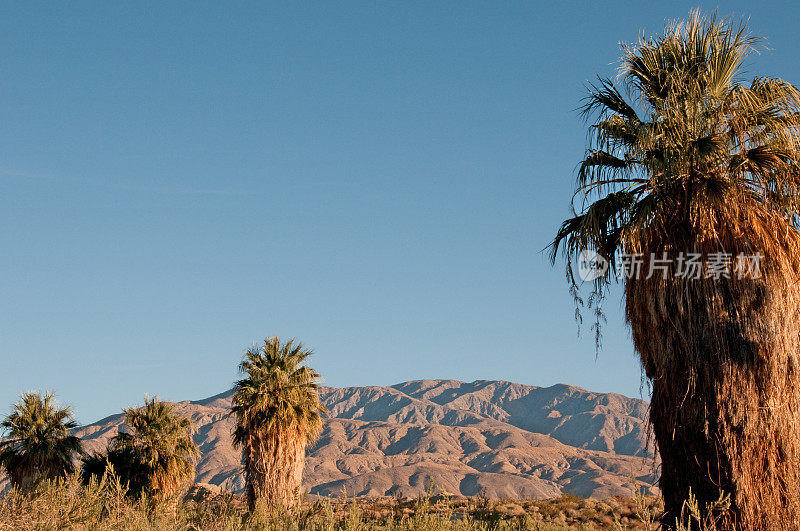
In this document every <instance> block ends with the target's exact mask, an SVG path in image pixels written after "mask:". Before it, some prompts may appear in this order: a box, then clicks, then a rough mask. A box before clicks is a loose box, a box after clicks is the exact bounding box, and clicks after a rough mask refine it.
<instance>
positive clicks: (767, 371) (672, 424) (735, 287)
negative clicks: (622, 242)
mask: <svg viewBox="0 0 800 531" xmlns="http://www.w3.org/2000/svg"><path fill="white" fill-rule="evenodd" d="M784 266H786V263H780V261H778V263H773V264H772V265H771V266H770V265H769V264H767V267H766V268H765V269H764V271H763V276H762V278H760V279H749V280H747V279H745V280H738V279H724V278H723V279H720V280H717V281H714V280H711V279H701V280H694V279H676V278H668V279H662V278H655V277H654V278H651V279H642V278H639V279H630V280H628V281H627V283H626V288H625V290H626V317H627V320H628V322H629V323H630V325H631V330H632V335H633V341H634V345H635V347H636V350H637V351H638V352H639V354H640V356H641V360H642V365H643V368H644V370H645V373H646V375H647V377H648V378H649V380H650V381H651V384H652V401H651V405H650V422H651V427H652V430H653V433H654V435H655V439H656V443H657V446H658V450H659V453H660V455H661V479H660V487H661V490H662V493H663V496H664V502H665V509H666V514H665V517H664V519H663V522H664V524H665V525H666V526H672V525H674V524H675V521H676V518H679V517H681V513H682V509H683V508H684V502H686V501H687V500H688V498H689V493H690V492H691V493H692V494H694V496H696V498H697V499H698V501H699V504H700V507H701V508H704V507H707V506H708V505H709V504H712V503H713V502H715V501H716V500H717V499H718V498H719V497H720V494H721V493H724V494H728V495H730V500H731V507H730V510H729V511H727V513H726V514H725V515H724V516H723V517H722V518H721V520H720V527H721V528H733V529H748V530H770V531H772V530H775V529H785V530H788V529H800V497H799V496H798V480H799V479H800V477H798V472H799V471H800V430H799V429H798V428H799V427H800V416H799V414H800V400H798V398H799V395H798V393H799V392H800V366H799V365H798V359H799V356H798V354H799V352H798V347H799V346H800V345H799V343H800V290H799V289H798V286H800V284H798V283H797V282H792V281H791V278H789V280H787V276H786V274H787V272H786V267H784Z"/></svg>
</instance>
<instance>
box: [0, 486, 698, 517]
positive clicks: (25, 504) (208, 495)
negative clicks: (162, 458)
mask: <svg viewBox="0 0 800 531" xmlns="http://www.w3.org/2000/svg"><path fill="white" fill-rule="evenodd" d="M298 502H299V503H298V504H297V505H296V506H295V507H294V508H293V509H291V510H287V509H284V508H281V507H279V506H273V507H268V506H267V505H266V504H264V503H263V501H259V502H257V503H256V505H255V507H254V509H253V510H252V511H248V510H247V500H246V499H245V498H244V497H243V496H240V495H234V494H231V493H229V492H224V491H220V492H207V491H206V490H205V489H203V488H199V489H192V490H190V492H189V493H188V494H187V495H186V496H185V497H184V498H183V499H181V500H180V501H179V502H178V503H177V505H170V504H166V503H152V500H149V499H148V498H147V497H146V496H145V497H140V498H135V497H131V496H130V495H129V494H128V492H127V490H126V487H125V485H124V484H123V483H122V482H121V481H120V480H119V478H118V477H116V476H115V475H114V474H109V475H107V476H104V477H103V478H102V479H100V480H92V481H91V482H89V484H87V485H84V484H83V483H82V482H81V481H80V478H78V477H77V476H70V477H67V478H62V479H61V480H57V481H49V482H43V483H41V484H40V485H39V486H38V489H37V491H36V495H35V496H31V495H26V494H23V493H21V492H19V491H14V492H12V493H10V494H9V495H7V496H5V497H4V498H2V499H0V529H65V528H69V529H98V530H102V529H143V530H145V529H204V530H223V529H225V530H250V529H253V530H255V529H276V530H278V529H280V530H284V529H286V530H298V531H299V530H333V529H338V530H361V529H376V530H391V529H398V530H402V529H407V530H430V531H435V530H450V529H452V530H465V531H467V530H489V529H498V530H501V529H509V530H511V529H519V530H522V529H528V530H541V531H556V530H562V529H587V530H588V529H619V530H622V529H655V524H654V520H655V517H656V515H657V514H658V513H659V512H660V510H661V505H660V503H661V502H660V499H658V498H655V497H651V496H650V497H649V496H634V497H630V498H622V497H617V498H609V499H606V500H591V499H584V498H580V497H576V496H573V495H564V496H561V497H560V498H556V499H553V500H495V501H491V500H487V499H483V498H448V497H441V496H422V497H420V498H416V499H398V498H371V499H364V498H362V499H348V498H346V497H342V498H331V499H327V498H326V499H316V500H312V499H300V500H298ZM693 528H694V527H693Z"/></svg>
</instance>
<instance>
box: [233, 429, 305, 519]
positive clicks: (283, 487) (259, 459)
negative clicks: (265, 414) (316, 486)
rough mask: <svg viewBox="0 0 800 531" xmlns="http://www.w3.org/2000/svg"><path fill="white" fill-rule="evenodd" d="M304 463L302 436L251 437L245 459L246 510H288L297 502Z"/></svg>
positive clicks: (274, 434) (291, 434)
mask: <svg viewBox="0 0 800 531" xmlns="http://www.w3.org/2000/svg"><path fill="white" fill-rule="evenodd" d="M304 460H305V437H304V436H303V434H300V433H296V432H288V431H287V432H281V433H269V434H264V435H263V436H253V437H252V439H251V441H250V444H249V447H248V449H247V454H246V456H245V463H244V468H245V480H246V483H247V487H246V494H247V503H248V507H249V508H250V510H251V511H252V510H253V509H254V508H255V506H256V502H257V500H262V501H263V503H264V504H265V505H266V507H267V508H269V509H273V508H276V507H281V508H284V509H289V508H291V507H294V506H295V505H296V504H297V502H298V494H299V490H300V483H301V481H302V474H303V463H304Z"/></svg>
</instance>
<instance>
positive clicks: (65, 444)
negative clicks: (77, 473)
mask: <svg viewBox="0 0 800 531" xmlns="http://www.w3.org/2000/svg"><path fill="white" fill-rule="evenodd" d="M0 426H2V427H3V428H4V429H5V430H6V432H7V438H6V439H4V440H2V441H0V467H2V468H3V469H4V470H5V471H6V473H7V474H8V476H9V478H10V480H11V483H12V484H13V485H14V486H16V487H20V488H23V489H29V488H32V487H34V486H35V485H36V484H37V483H38V482H39V481H41V480H44V479H55V478H59V477H63V476H66V475H68V474H71V473H72V472H73V471H74V470H75V466H74V462H75V461H74V460H75V457H76V456H77V455H78V454H80V453H81V442H80V439H78V438H77V437H75V436H74V435H72V434H71V433H70V430H72V429H73V428H76V427H77V423H76V422H75V421H74V420H73V418H72V412H71V411H70V408H69V407H63V408H60V407H58V406H57V405H56V404H55V400H54V397H53V394H52V393H47V394H45V395H41V394H40V393H23V394H22V396H21V397H20V400H19V401H18V402H17V403H16V404H14V410H13V411H12V413H11V414H10V415H9V416H7V417H6V418H5V420H3V422H2V423H0Z"/></svg>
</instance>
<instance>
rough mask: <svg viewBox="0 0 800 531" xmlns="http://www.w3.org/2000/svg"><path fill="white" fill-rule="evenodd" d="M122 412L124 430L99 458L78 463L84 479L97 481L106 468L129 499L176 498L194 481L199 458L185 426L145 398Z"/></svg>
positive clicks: (168, 408) (166, 406) (170, 407)
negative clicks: (125, 486)
mask: <svg viewBox="0 0 800 531" xmlns="http://www.w3.org/2000/svg"><path fill="white" fill-rule="evenodd" d="M123 412H124V414H125V428H126V429H125V431H122V430H121V431H120V432H119V433H118V434H117V435H115V436H114V437H113V438H112V439H111V441H110V442H109V446H108V449H107V451H106V452H105V453H103V454H94V455H91V456H87V457H86V458H85V459H84V462H83V472H84V480H86V481H88V480H89V478H91V476H102V474H103V473H105V471H106V469H107V467H108V466H109V465H111V466H113V468H114V472H115V473H116V474H117V475H118V476H119V477H120V478H121V479H122V480H123V481H124V482H126V483H127V484H128V489H129V492H130V493H131V494H132V495H134V496H139V495H141V494H146V495H148V496H150V497H152V498H153V499H156V500H164V499H168V498H172V497H174V496H175V495H176V494H179V493H180V492H181V491H182V490H183V488H184V487H186V486H187V484H188V483H189V482H191V480H192V479H194V475H195V470H194V460H195V459H196V458H197V456H198V454H199V452H198V449H197V446H196V445H195V443H194V441H193V440H192V437H191V431H192V423H191V421H190V420H189V419H188V418H186V417H183V416H181V415H179V414H177V413H175V405H174V404H170V403H167V402H162V401H161V400H159V399H158V398H152V399H151V398H147V397H145V401H144V406H142V407H138V408H127V409H124V410H123Z"/></svg>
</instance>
